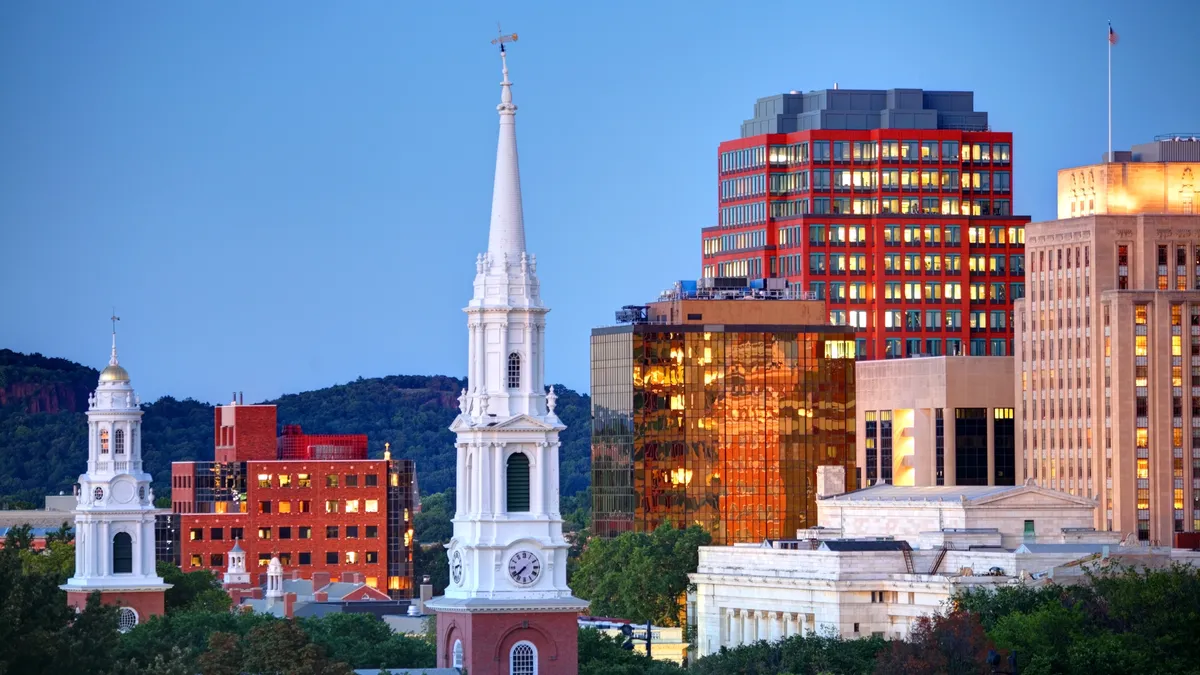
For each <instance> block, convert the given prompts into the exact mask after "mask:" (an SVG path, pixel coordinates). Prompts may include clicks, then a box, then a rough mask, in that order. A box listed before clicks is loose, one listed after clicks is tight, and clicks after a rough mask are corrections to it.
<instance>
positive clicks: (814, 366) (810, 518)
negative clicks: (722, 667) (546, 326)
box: [592, 282, 857, 545]
mask: <svg viewBox="0 0 1200 675" xmlns="http://www.w3.org/2000/svg"><path fill="white" fill-rule="evenodd" d="M683 283H684V282H681V284H679V285H677V287H676V289H674V290H673V291H670V292H668V293H665V294H664V296H663V297H662V298H660V300H659V301H658V302H654V303H650V304H649V305H647V306H645V307H638V308H633V307H627V308H625V310H624V311H623V312H621V313H620V314H624V315H626V318H627V323H625V324H624V325H617V326H609V327H603V328H596V329H594V330H593V331H592V397H593V398H592V411H593V420H592V477H593V479H592V501H593V507H592V532H593V533H594V534H596V535H599V536H602V537H614V536H617V535H620V534H621V533H623V532H627V531H635V532H650V531H653V530H654V529H655V528H657V527H658V526H659V525H662V524H670V525H672V526H674V527H687V526H691V525H699V526H700V527H702V528H704V529H705V530H706V531H707V532H709V533H710V534H711V535H712V541H713V543H714V544H716V545H727V544H735V543H751V542H760V541H762V540H763V539H767V538H771V539H777V538H780V537H789V536H791V533H792V532H794V531H795V530H796V529H798V528H803V527H810V526H812V525H813V524H814V523H815V518H816V495H815V492H814V488H815V486H816V472H817V467H818V466H824V465H837V466H840V467H842V468H843V469H844V471H845V475H847V476H849V477H850V478H849V480H850V482H851V485H852V486H853V485H854V484H855V482H856V480H855V479H856V476H857V474H856V472H855V469H854V465H855V454H854V418H855V395H854V382H855V380H854V337H853V333H852V332H851V331H849V330H848V329H846V328H845V327H841V326H829V325H827V324H826V322H825V321H824V319H825V307H824V303H822V302H819V301H806V300H799V299H797V298H796V296H794V295H791V294H789V293H788V292H787V289H782V290H779V291H774V292H773V291H770V290H764V291H762V292H761V293H755V292H754V291H753V290H752V289H725V290H714V291H711V292H706V291H704V290H696V289H689V290H685V289H684V288H683Z"/></svg>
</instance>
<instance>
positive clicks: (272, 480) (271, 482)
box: [258, 473, 379, 488]
mask: <svg viewBox="0 0 1200 675" xmlns="http://www.w3.org/2000/svg"><path fill="white" fill-rule="evenodd" d="M293 484H294V485H295V487H300V488H307V487H312V475H311V474H307V473H298V474H296V480H295V481H294V483H293V481H292V475H291V474H289V473H281V474H270V473H260V474H258V487H260V488H272V487H281V488H288V487H292V486H293ZM339 485H340V486H342V487H359V482H358V474H356V473H348V474H344V475H343V474H336V473H330V474H326V475H325V487H329V488H335V487H339ZM362 486H363V487H378V486H379V476H378V474H373V473H368V474H365V475H363V482H362Z"/></svg>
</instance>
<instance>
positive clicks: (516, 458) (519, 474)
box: [505, 452, 529, 513]
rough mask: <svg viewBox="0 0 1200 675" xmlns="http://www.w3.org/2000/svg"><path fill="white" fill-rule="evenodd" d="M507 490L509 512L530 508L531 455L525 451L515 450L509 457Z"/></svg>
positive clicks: (507, 508)
mask: <svg viewBox="0 0 1200 675" xmlns="http://www.w3.org/2000/svg"><path fill="white" fill-rule="evenodd" d="M507 468H508V471H507V476H506V478H507V481H506V489H505V492H506V494H507V496H508V499H507V502H508V503H507V505H506V509H505V510H507V511H508V512H509V513H521V512H525V511H528V510H529V457H528V456H527V455H526V454H525V453H523V452H514V453H513V454H511V455H509V457H508V467H507Z"/></svg>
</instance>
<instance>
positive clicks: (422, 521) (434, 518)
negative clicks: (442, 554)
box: [413, 488, 455, 544]
mask: <svg viewBox="0 0 1200 675" xmlns="http://www.w3.org/2000/svg"><path fill="white" fill-rule="evenodd" d="M454 500H455V496H454V488H447V489H446V491H445V492H438V493H435V494H431V495H429V496H428V497H423V498H422V499H421V511H420V513H418V514H417V515H416V517H415V518H413V534H414V536H415V537H416V538H417V541H419V542H421V543H423V544H435V543H443V544H444V543H446V542H448V541H450V538H451V537H453V536H454V524H453V523H452V522H450V521H451V519H452V518H454V509H455V503H454Z"/></svg>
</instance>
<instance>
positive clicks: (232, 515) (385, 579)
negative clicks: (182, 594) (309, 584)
mask: <svg viewBox="0 0 1200 675" xmlns="http://www.w3.org/2000/svg"><path fill="white" fill-rule="evenodd" d="M214 417H215V419H214V424H213V443H214V450H215V451H214V457H215V461H211V462H175V463H173V464H172V466H171V502H172V511H173V512H174V516H173V517H172V519H171V522H169V523H160V526H159V528H160V532H159V538H160V539H163V538H164V535H165V538H167V539H173V541H171V543H170V544H166V543H165V542H160V546H159V557H160V559H163V558H165V559H169V560H171V561H172V562H174V563H175V564H177V565H180V567H182V568H183V569H184V570H185V571H189V570H195V569H209V570H212V571H214V572H217V573H220V572H223V571H224V569H225V566H226V564H227V562H228V561H227V558H226V554H227V553H228V552H229V550H230V549H231V548H232V547H233V544H234V541H240V542H241V547H242V548H243V549H244V550H245V551H246V563H247V568H248V571H250V572H251V574H252V576H254V577H257V575H258V574H261V573H265V572H266V568H267V565H268V563H269V562H270V560H271V557H272V555H275V554H277V555H278V556H279V559H280V562H282V563H283V565H284V567H285V568H287V569H288V570H289V571H292V570H295V571H298V572H299V574H300V576H301V577H303V578H309V579H311V578H313V575H314V574H318V573H328V574H329V575H330V576H331V577H333V578H340V577H342V576H343V574H344V573H346V572H354V573H360V574H362V576H363V579H364V580H365V581H366V583H367V584H368V585H369V586H371V587H373V588H378V589H381V590H386V591H387V593H388V595H390V596H391V597H392V598H394V599H403V598H409V597H411V596H412V588H413V578H412V550H413V546H414V543H415V542H414V541H413V516H414V511H415V506H416V495H417V486H416V472H415V466H414V463H413V462H412V460H406V459H391V458H390V457H389V456H388V453H385V457H384V459H379V460H372V459H368V458H367V437H366V436H365V435H362V434H358V435H311V434H305V433H304V432H303V431H302V430H301V428H300V427H299V426H298V425H288V426H285V427H284V429H283V433H282V435H278V436H277V435H276V430H277V420H276V409H275V406H273V405H244V404H239V403H233V404H230V405H224V406H218V407H217V408H216V410H215V415H214ZM163 530H167V532H166V533H164V532H163ZM318 576H320V574H318Z"/></svg>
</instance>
